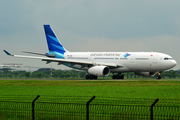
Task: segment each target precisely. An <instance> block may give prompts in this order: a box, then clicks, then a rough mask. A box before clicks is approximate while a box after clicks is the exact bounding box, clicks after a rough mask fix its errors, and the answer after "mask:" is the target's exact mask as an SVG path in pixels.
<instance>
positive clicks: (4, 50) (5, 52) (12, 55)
mask: <svg viewBox="0 0 180 120" xmlns="http://www.w3.org/2000/svg"><path fill="white" fill-rule="evenodd" d="M3 51H4V52H5V53H6V54H7V55H11V56H13V55H12V54H10V53H9V52H7V51H6V50H3Z"/></svg>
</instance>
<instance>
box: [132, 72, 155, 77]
mask: <svg viewBox="0 0 180 120" xmlns="http://www.w3.org/2000/svg"><path fill="white" fill-rule="evenodd" d="M134 73H135V74H136V75H141V76H145V77H154V75H155V74H156V72H134Z"/></svg>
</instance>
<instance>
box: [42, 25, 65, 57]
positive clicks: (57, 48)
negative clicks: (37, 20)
mask: <svg viewBox="0 0 180 120" xmlns="http://www.w3.org/2000/svg"><path fill="white" fill-rule="evenodd" d="M44 31H45V35H46V40H47V45H48V49H49V53H46V55H53V54H54V55H55V57H56V58H64V53H65V52H67V50H66V49H65V48H64V47H63V45H62V44H61V43H60V41H59V40H58V38H57V37H56V35H55V33H54V32H53V30H52V29H51V27H50V25H44Z"/></svg>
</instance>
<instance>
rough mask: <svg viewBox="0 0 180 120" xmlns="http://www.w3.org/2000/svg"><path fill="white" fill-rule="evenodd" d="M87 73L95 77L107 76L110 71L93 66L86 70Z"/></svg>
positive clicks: (102, 67)
mask: <svg viewBox="0 0 180 120" xmlns="http://www.w3.org/2000/svg"><path fill="white" fill-rule="evenodd" d="M88 73H89V74H90V75H95V76H108V75H109V73H110V69H109V67H107V66H94V67H91V68H89V69H88Z"/></svg>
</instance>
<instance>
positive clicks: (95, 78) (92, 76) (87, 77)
mask: <svg viewBox="0 0 180 120" xmlns="http://www.w3.org/2000/svg"><path fill="white" fill-rule="evenodd" d="M97 78H98V77H97V76H94V75H86V80H89V79H91V80H93V79H94V80H97Z"/></svg>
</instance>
